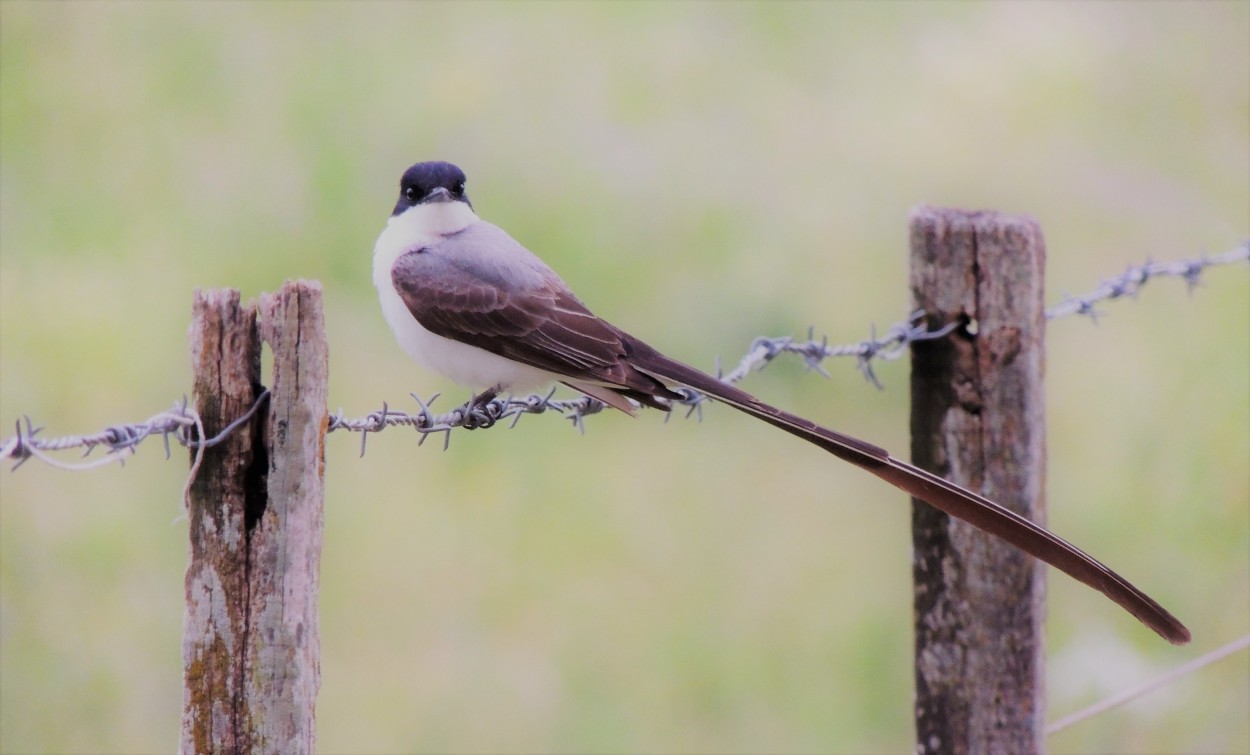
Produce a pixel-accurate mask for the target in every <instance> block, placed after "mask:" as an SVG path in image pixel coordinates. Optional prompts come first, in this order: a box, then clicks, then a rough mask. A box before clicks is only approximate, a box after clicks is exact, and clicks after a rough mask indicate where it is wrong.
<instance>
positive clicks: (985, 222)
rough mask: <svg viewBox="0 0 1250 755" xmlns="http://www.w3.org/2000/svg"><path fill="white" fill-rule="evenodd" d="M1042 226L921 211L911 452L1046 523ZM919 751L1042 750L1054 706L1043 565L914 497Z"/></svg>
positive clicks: (914, 248) (914, 258)
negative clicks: (938, 330) (944, 334)
mask: <svg viewBox="0 0 1250 755" xmlns="http://www.w3.org/2000/svg"><path fill="white" fill-rule="evenodd" d="M1044 263H1045V247H1044V244H1043V242H1042V233H1041V229H1040V228H1039V227H1038V225H1037V223H1036V222H1035V221H1033V220H1031V219H1028V218H1020V217H1012V216H1008V215H1002V214H999V213H994V212H967V211H960V210H948V209H937V208H931V207H919V208H917V209H915V210H913V211H912V214H911V287H912V295H913V298H914V301H915V307H916V308H917V309H920V310H923V312H924V313H925V316H926V318H927V320H928V323H929V325H930V326H931V327H938V326H941V325H944V324H946V323H948V322H951V321H954V320H961V321H963V322H965V323H967V324H968V327H967V328H966V329H964V330H960V331H956V332H955V333H954V334H953V335H952V336H951V337H950V338H944V339H940V340H935V341H924V342H919V343H916V344H913V346H912V375H911V393H912V409H911V436H912V461H913V463H915V464H916V465H917V466H919V467H922V468H924V469H927V470H929V471H931V472H933V473H935V474H938V475H941V476H943V477H945V478H947V479H949V480H951V481H952V482H955V483H958V484H960V485H962V486H964V487H967V488H969V489H971V490H974V491H978V492H980V493H982V494H984V495H986V496H987V497H989V498H991V499H993V500H995V501H997V502H999V503H1001V504H1002V505H1004V506H1006V507H1008V508H1010V509H1012V510H1013V511H1015V512H1017V513H1019V514H1021V515H1023V516H1025V517H1027V518H1030V519H1032V520H1034V521H1037V522H1039V523H1043V524H1044V522H1045V467H1046V452H1045V415H1044V401H1043V387H1042V373H1043V356H1044V354H1043V333H1044V324H1045V314H1044V306H1043V299H1042V275H1043V270H1044ZM912 542H913V549H914V560H913V579H914V584H915V598H914V600H915V632H916V634H915V640H916V647H915V664H916V672H915V673H916V709H915V717H916V751H917V752H918V753H934V752H953V753H968V752H971V753H991V752H1011V753H1029V752H1038V751H1040V750H1042V748H1043V744H1044V742H1043V723H1044V721H1043V719H1044V715H1045V697H1044V689H1045V687H1044V681H1045V679H1044V667H1043V654H1044V645H1043V634H1042V627H1043V617H1044V612H1045V605H1044V598H1045V582H1044V572H1043V567H1042V565H1041V564H1040V563H1039V562H1037V561H1035V560H1033V559H1032V558H1030V557H1029V556H1026V555H1025V554H1024V553H1022V552H1021V551H1019V550H1018V549H1016V548H1014V547H1012V546H1010V545H1008V544H1006V543H1004V542H1001V541H999V540H997V539H995V538H992V537H990V536H988V535H985V534H983V533H981V532H979V531H977V530H975V529H973V528H972V527H971V526H969V525H966V524H964V523H963V522H960V521H957V520H953V519H951V518H950V517H948V516H947V515H945V514H943V513H941V512H939V511H937V510H936V509H933V508H932V507H930V506H928V505H927V504H924V503H922V502H919V501H915V500H913V502H912Z"/></svg>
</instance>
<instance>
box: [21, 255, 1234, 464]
mask: <svg viewBox="0 0 1250 755" xmlns="http://www.w3.org/2000/svg"><path fill="white" fill-rule="evenodd" d="M1247 261H1250V242H1245V243H1243V244H1241V245H1240V246H1238V247H1235V248H1234V249H1232V250H1230V251H1228V252H1225V253H1223V254H1219V255H1215V256H1206V255H1203V256H1200V257H1199V258H1197V259H1189V260H1177V261H1174V262H1146V263H1145V264H1142V265H1132V266H1130V267H1128V268H1127V269H1126V270H1125V271H1124V272H1123V273H1121V274H1120V275H1119V276H1117V277H1115V278H1112V279H1110V280H1107V281H1104V282H1103V283H1102V284H1101V285H1100V286H1098V287H1097V288H1096V289H1094V290H1093V291H1092V292H1090V293H1088V294H1085V295H1084V296H1077V297H1072V296H1068V297H1065V298H1064V299H1063V300H1062V301H1060V302H1059V303H1058V304H1056V305H1055V306H1053V307H1051V308H1050V309H1048V310H1047V311H1046V318H1047V319H1049V320H1053V319H1057V318H1060V317H1065V316H1067V315H1072V314H1078V315H1085V316H1087V317H1090V318H1093V319H1095V320H1096V319H1097V317H1098V316H1099V315H1101V312H1099V311H1098V309H1097V308H1096V305H1097V304H1098V303H1099V302H1104V301H1113V300H1115V299H1121V298H1124V297H1134V296H1136V295H1137V293H1138V292H1139V291H1140V290H1141V289H1142V287H1143V286H1145V285H1146V283H1147V282H1148V281H1150V280H1152V279H1154V278H1163V277H1174V278H1181V279H1182V280H1184V281H1185V282H1186V283H1187V284H1188V285H1189V288H1190V289H1191V290H1192V289H1193V288H1194V287H1196V286H1198V285H1200V284H1201V278H1202V275H1203V273H1204V272H1205V271H1206V270H1208V269H1209V268H1212V267H1216V266H1218V265H1231V264H1235V263H1237V262H1247ZM956 327H958V323H950V324H948V325H946V326H944V327H942V328H938V329H936V330H929V329H928V328H927V327H926V326H925V323H924V320H923V316H922V313H921V312H913V313H912V314H911V316H910V317H908V318H907V319H906V320H904V321H902V322H899V323H896V324H894V325H892V326H890V328H889V329H887V330H886V332H885V334H884V335H882V336H880V337H879V336H878V335H877V331H876V327H875V326H874V327H873V328H872V329H871V331H870V333H869V336H868V338H866V339H864V340H863V341H860V342H858V343H852V344H846V345H841V346H831V345H829V339H828V338H827V337H824V336H822V337H820V338H819V339H817V338H816V337H815V329H814V328H809V329H808V332H807V339H806V340H797V339H795V338H794V337H792V336H779V337H761V338H757V339H755V341H754V342H752V344H751V347H750V348H749V349H748V350H747V353H746V355H744V356H743V357H742V358H741V359H740V360H739V361H738V364H737V366H736V367H734V368H733V369H732V370H730V371H729V372H724V373H723V372H722V371H721V370H720V368H719V362H718V366H717V371H716V372H717V377H718V378H719V379H720V380H723V381H725V382H726V383H731V384H732V383H738V382H740V381H742V380H743V379H745V378H746V377H747V375H749V374H751V373H752V372H755V371H758V370H761V369H763V368H764V367H766V366H768V365H769V364H770V363H772V361H773V360H774V359H776V358H777V357H779V356H781V355H782V354H792V355H797V356H799V357H801V358H802V359H803V362H804V364H805V365H806V366H807V368H808V369H810V370H812V371H814V372H816V373H819V374H820V375H822V376H825V377H828V376H829V373H828V371H827V370H825V368H824V364H823V363H824V361H825V360H826V359H829V358H832V357H854V358H855V363H856V366H857V367H858V368H859V371H860V373H861V374H862V375H863V376H864V378H865V379H866V380H868V381H869V382H870V383H872V384H873V385H875V386H876V387H877V388H881V387H882V385H881V381H880V380H879V379H878V378H877V375H876V372H875V371H874V370H873V364H874V363H875V362H876V361H891V360H894V359H898V358H899V357H900V356H902V355H903V354H905V353H906V352H907V347H908V346H910V345H911V344H913V343H916V342H918V341H927V340H932V339H935V338H942V337H944V336H946V335H947V334H949V333H950V332H951V331H953V330H954V329H955V328H956ZM677 390H678V391H679V392H680V393H681V394H682V398H681V399H680V400H679V401H678V402H677V403H678V404H680V405H684V406H685V407H686V417H691V416H696V417H699V418H702V412H703V403H704V402H705V401H707V397H706V396H704V395H702V394H700V393H698V392H696V391H693V390H690V389H686V388H681V389H677ZM268 395H269V393H268V391H265V392H264V393H262V394H261V396H260V397H259V398H258V399H257V401H256V403H255V404H254V405H253V406H252V408H251V409H249V410H248V411H247V413H246V414H244V415H243V416H242V417H240V418H239V419H237V420H236V421H235V422H233V423H231V425H230V426H228V427H226V428H225V429H224V430H222V431H221V433H219V434H218V435H217V436H216V437H214V438H211V439H209V440H207V441H204V443H203V444H202V445H197V443H196V441H195V440H194V438H195V437H198V434H197V435H194V436H193V435H192V433H191V428H192V427H194V426H195V425H196V423H197V422H198V420H199V417H198V415H196V414H195V410H194V409H192V408H190V407H188V406H187V401H186V399H185V398H184V399H183V401H182V402H181V403H180V404H177V405H175V406H174V408H173V409H172V410H171V411H168V412H161V413H160V414H157V415H155V416H153V417H151V418H149V419H148V420H147V421H146V422H139V423H133V424H125V425H114V426H112V427H108V428H105V429H104V430H103V431H101V432H99V433H96V434H95V435H73V436H68V437H64V438H41V437H37V436H38V433H39V432H40V430H41V428H37V427H35V426H34V425H33V424H32V423H31V421H30V419H29V418H27V419H26V421H25V428H23V426H22V423H21V422H18V424H17V432H16V434H15V435H14V436H13V437H11V438H9V439H8V440H6V441H5V442H4V444H3V445H0V460H4V459H13V460H15V461H16V463H15V464H14V467H13V468H14V469H16V468H17V467H19V466H21V465H22V464H23V463H24V462H25V461H26V460H28V459H30V458H31V457H36V458H39V459H41V460H43V461H46V462H48V463H49V464H53V465H54V466H58V467H63V468H68V469H89V468H91V467H95V466H99V465H102V464H109V463H112V462H124V461H125V456H126V455H127V454H131V453H134V449H135V447H137V446H138V445H139V443H141V442H142V441H143V440H145V439H146V438H148V437H150V436H152V435H161V436H162V438H163V439H164V442H165V455H166V457H168V456H169V439H170V437H173V438H174V439H175V440H176V441H177V442H178V443H179V444H181V445H183V446H187V447H189V448H195V447H200V448H205V447H209V446H212V445H215V444H217V443H219V442H221V440H222V439H223V438H224V437H225V436H226V435H228V434H229V433H230V432H232V431H233V430H234V429H235V428H236V427H238V426H239V425H240V424H242V423H244V422H246V421H247V420H248V419H249V418H250V417H251V416H252V414H253V413H255V412H256V410H257V409H258V408H259V407H260V404H261V403H262V402H263V401H264V400H265V399H266V398H268ZM554 396H555V391H554V389H552V392H550V393H547V394H546V395H541V394H534V395H531V396H525V397H508V398H494V399H491V400H490V401H485V402H477V401H469V402H467V403H465V404H463V405H461V406H458V407H456V408H455V409H452V410H451V411H448V412H444V413H441V414H436V413H434V412H433V411H432V410H431V409H430V406H431V405H432V404H433V403H434V401H435V400H436V399H437V398H438V396H437V395H435V396H434V397H432V398H431V399H430V400H429V401H422V400H421V399H420V398H418V397H417V396H415V395H414V396H413V399H414V400H415V401H416V402H417V406H418V407H419V410H418V411H417V412H416V413H411V414H410V413H405V412H400V411H396V410H393V409H391V408H390V407H389V406H388V405H387V404H383V405H382V408H381V409H379V410H377V411H374V412H371V413H370V414H367V415H365V416H364V417H360V418H357V419H348V418H346V417H344V416H343V412H342V411H341V410H340V411H339V412H337V413H335V414H334V415H332V416H331V417H330V423H329V428H328V429H329V431H331V432H332V431H335V430H346V431H350V432H358V433H360V434H361V437H360V453H361V455H362V456H363V455H364V452H365V443H366V441H367V440H368V436H369V433H374V432H380V431H381V430H383V429H385V428H387V427H393V426H397V425H402V426H406V427H412V428H413V429H415V430H416V431H417V432H419V433H420V434H421V441H420V442H421V443H424V442H425V438H426V437H427V436H429V435H431V434H433V433H443V448H447V447H448V445H449V443H450V440H451V431H452V430H454V429H456V428H464V429H469V430H472V429H476V428H485V427H491V426H493V425H495V424H497V423H498V422H499V421H500V420H504V419H509V418H510V419H511V420H512V421H511V422H510V423H509V427H515V426H516V424H517V422H519V421H520V419H521V416H522V415H525V414H542V413H544V412H546V411H548V410H552V411H555V412H558V413H559V414H561V415H563V416H564V418H565V419H568V420H569V421H570V422H572V424H573V426H574V427H576V428H577V430H578V431H579V432H582V433H584V432H585V431H586V424H585V419H586V417H588V416H590V415H592V414H597V413H599V412H601V411H603V409H604V408H605V405H604V404H603V402H601V401H598V400H596V399H593V398H589V397H586V396H582V397H580V398H575V399H556V398H555V397H554ZM669 416H671V413H670V414H669ZM666 420H667V417H666ZM100 446H103V447H105V448H107V449H108V451H107V453H106V455H105V456H103V457H100V458H97V459H93V460H91V461H90V462H85V463H81V464H66V463H64V462H59V461H56V460H54V459H53V458H52V457H50V456H49V455H48V453H49V452H55V451H63V450H66V449H71V448H83V449H85V453H84V456H85V455H88V454H90V453H91V452H92V451H93V450H94V449H95V448H97V447H100Z"/></svg>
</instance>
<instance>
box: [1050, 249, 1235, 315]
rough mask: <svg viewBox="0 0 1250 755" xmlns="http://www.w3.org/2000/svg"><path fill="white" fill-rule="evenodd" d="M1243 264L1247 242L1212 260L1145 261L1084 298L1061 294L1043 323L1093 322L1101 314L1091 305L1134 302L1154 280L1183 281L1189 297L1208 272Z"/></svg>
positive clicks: (1203, 256)
mask: <svg viewBox="0 0 1250 755" xmlns="http://www.w3.org/2000/svg"><path fill="white" fill-rule="evenodd" d="M1246 261H1250V240H1247V241H1244V242H1242V244H1241V245H1240V246H1237V247H1234V248H1232V249H1230V250H1228V251H1227V252H1224V253H1223V254H1217V255H1215V256H1214V257H1208V256H1207V255H1206V254H1205V253H1204V254H1202V255H1200V256H1199V257H1198V258H1197V259H1192V260H1178V261H1176V262H1151V261H1149V260H1147V261H1146V262H1145V263H1144V264H1141V265H1129V266H1128V268H1126V269H1125V271H1124V272H1123V273H1120V275H1118V276H1116V277H1115V278H1112V279H1110V280H1107V281H1103V282H1102V284H1101V285H1100V286H1098V288H1096V289H1094V290H1093V291H1091V292H1090V293H1088V294H1085V295H1084V296H1068V295H1067V294H1065V295H1064V298H1063V301H1061V302H1059V303H1058V304H1056V305H1055V306H1053V307H1051V308H1050V309H1048V310H1046V319H1047V320H1054V319H1057V318H1060V317H1064V316H1065V315H1071V314H1078V315H1084V316H1086V317H1088V318H1090V319H1091V320H1093V321H1094V322H1097V321H1098V318H1099V317H1101V316H1102V313H1101V312H1099V311H1098V310H1097V309H1095V308H1094V305H1095V304H1097V303H1098V302H1100V301H1111V300H1114V299H1121V298H1123V297H1125V296H1127V297H1130V298H1136V297H1137V294H1138V293H1140V292H1141V290H1142V288H1143V287H1144V286H1145V285H1146V284H1147V283H1148V282H1150V281H1152V280H1154V279H1155V278H1181V279H1182V280H1184V281H1185V284H1186V286H1188V288H1189V291H1190V293H1193V290H1194V289H1195V288H1197V287H1198V286H1199V285H1201V284H1202V274H1203V272H1205V271H1206V270H1207V269H1208V268H1212V267H1216V266H1219V265H1232V264H1235V263H1237V262H1246Z"/></svg>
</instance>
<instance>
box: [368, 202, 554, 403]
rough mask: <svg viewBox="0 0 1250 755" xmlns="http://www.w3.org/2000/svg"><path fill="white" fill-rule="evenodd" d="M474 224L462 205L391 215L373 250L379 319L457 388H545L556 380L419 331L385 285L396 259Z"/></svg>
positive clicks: (415, 356)
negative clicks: (379, 302)
mask: <svg viewBox="0 0 1250 755" xmlns="http://www.w3.org/2000/svg"><path fill="white" fill-rule="evenodd" d="M474 222H480V221H479V220H478V219H477V216H476V215H475V214H474V213H473V210H471V209H470V208H469V207H468V205H466V204H464V203H463V202H441V203H435V204H429V205H418V206H416V207H413V208H412V209H410V210H408V211H407V212H405V213H403V214H401V215H395V216H392V217H391V219H390V220H389V221H387V224H386V228H385V229H383V231H382V235H380V236H378V242H377V244H376V245H375V246H374V248H373V285H374V286H376V287H377V289H378V298H379V299H380V300H381V302H382V314H383V316H384V317H385V318H386V322H387V324H388V325H390V326H391V331H392V332H393V333H394V334H395V339H396V340H397V341H399V345H400V347H402V348H403V350H404V351H405V352H407V354H408V356H410V357H412V358H413V359H414V360H415V361H416V362H417V363H418V364H420V365H422V366H424V367H426V368H427V369H430V370H433V371H434V372H436V373H438V374H440V375H442V376H444V377H446V378H448V379H450V380H452V381H453V382H455V383H457V384H459V385H463V386H467V387H469V388H472V389H473V390H478V391H480V390H484V389H487V388H494V387H496V386H499V387H500V388H501V389H503V390H505V391H516V392H526V391H533V390H537V389H539V388H542V387H543V386H546V385H550V384H551V383H553V382H555V381H556V380H557V379H558V378H557V376H556V375H553V374H551V373H549V372H546V371H544V370H539V369H535V368H533V367H529V366H527V365H523V364H521V363H519V362H514V361H512V360H511V359H505V358H504V357H501V356H498V355H496V354H492V353H490V352H489V351H485V350H483V349H479V348H478V347H476V346H470V345H468V344H464V343H460V342H459V341H453V340H451V339H450V338H444V337H443V336H440V335H436V334H434V333H431V332H430V331H428V330H426V329H425V328H423V327H421V324H420V323H419V322H417V320H416V318H414V317H413V316H412V313H410V312H409V311H408V307H407V306H406V305H405V304H404V301H403V299H401V298H400V296H399V292H397V291H396V290H395V285H394V284H393V283H392V282H391V269H392V268H393V267H394V266H395V261H396V260H398V259H399V258H400V256H401V255H403V254H405V253H407V252H409V251H411V250H413V249H418V248H420V247H421V246H424V245H426V244H432V243H435V242H437V241H438V240H439V239H440V237H441V236H442V235H443V234H447V233H454V232H456V231H459V230H461V229H463V228H465V227H466V226H468V225H470V224H471V223H474Z"/></svg>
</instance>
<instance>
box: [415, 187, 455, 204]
mask: <svg viewBox="0 0 1250 755" xmlns="http://www.w3.org/2000/svg"><path fill="white" fill-rule="evenodd" d="M452 201H455V197H453V196H452V195H451V192H450V191H447V190H446V189H444V188H442V187H441V186H440V187H439V188H437V189H435V190H434V191H431V192H430V193H429V194H427V195H426V197H425V199H423V200H422V203H425V202H452Z"/></svg>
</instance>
